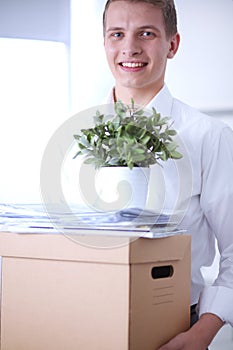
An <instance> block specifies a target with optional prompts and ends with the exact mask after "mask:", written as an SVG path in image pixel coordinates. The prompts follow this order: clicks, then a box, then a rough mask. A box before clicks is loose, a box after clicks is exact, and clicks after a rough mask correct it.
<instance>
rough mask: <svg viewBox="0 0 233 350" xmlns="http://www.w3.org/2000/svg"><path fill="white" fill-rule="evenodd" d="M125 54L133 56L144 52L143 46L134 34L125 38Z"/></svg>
mask: <svg viewBox="0 0 233 350" xmlns="http://www.w3.org/2000/svg"><path fill="white" fill-rule="evenodd" d="M122 53H123V55H125V56H126V55H127V56H128V57H133V56H137V55H140V54H141V53H142V48H141V46H140V43H139V42H138V41H137V39H136V38H134V37H133V36H128V37H127V38H125V40H124V46H123V48H122Z"/></svg>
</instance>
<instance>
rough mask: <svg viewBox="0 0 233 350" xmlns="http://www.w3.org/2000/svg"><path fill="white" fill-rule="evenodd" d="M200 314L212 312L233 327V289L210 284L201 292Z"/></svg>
mask: <svg viewBox="0 0 233 350" xmlns="http://www.w3.org/2000/svg"><path fill="white" fill-rule="evenodd" d="M198 310H199V316H201V315H202V314H205V313H212V314H215V315H216V316H218V317H219V318H220V319H221V320H222V321H223V322H225V323H229V324H230V325H231V326H232V327H233V289H231V288H227V287H223V286H208V287H205V288H204V290H203V292H202V293H201V296H200V300H199V303H198Z"/></svg>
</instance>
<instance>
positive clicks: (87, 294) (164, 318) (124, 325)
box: [0, 233, 190, 350]
mask: <svg viewBox="0 0 233 350" xmlns="http://www.w3.org/2000/svg"><path fill="white" fill-rule="evenodd" d="M124 243H125V244H122V241H121V244H120V246H119V247H115V248H112V249H107V248H104V249H98V248H90V247H87V246H84V245H81V244H78V243H77V242H74V241H72V240H71V239H69V238H67V237H65V236H63V235H52V234H50V235H42V234H38V235H18V234H11V233H0V255H2V256H3V259H2V300H1V308H2V312H1V350H42V349H43V350H45V349H49V350H66V349H68V350H77V349H80V350H91V349H101V350H156V349H157V348H158V347H159V346H161V345H162V344H163V343H165V342H167V341H168V340H169V339H170V338H172V337H173V336H175V335H176V334H177V333H179V332H181V331H184V330H186V329H188V328H189V309H190V299H189V298H190V236H189V235H179V236H172V237H169V238H160V239H146V238H140V239H137V240H135V241H134V242H131V243H130V239H126V238H125V241H124Z"/></svg>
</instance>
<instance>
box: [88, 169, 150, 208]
mask: <svg viewBox="0 0 233 350" xmlns="http://www.w3.org/2000/svg"><path fill="white" fill-rule="evenodd" d="M149 177H150V168H140V167H135V168H133V169H132V170H130V169H129V168H128V167H103V168H100V169H99V170H98V171H97V173H96V177H95V188H96V192H97V199H96V201H95V203H94V206H95V207H96V209H98V210H121V209H124V208H141V209H144V208H145V206H146V202H147V196H148V187H149Z"/></svg>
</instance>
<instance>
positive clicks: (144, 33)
mask: <svg viewBox="0 0 233 350" xmlns="http://www.w3.org/2000/svg"><path fill="white" fill-rule="evenodd" d="M141 36H143V37H144V38H152V37H154V33H152V32H142V33H141Z"/></svg>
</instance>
